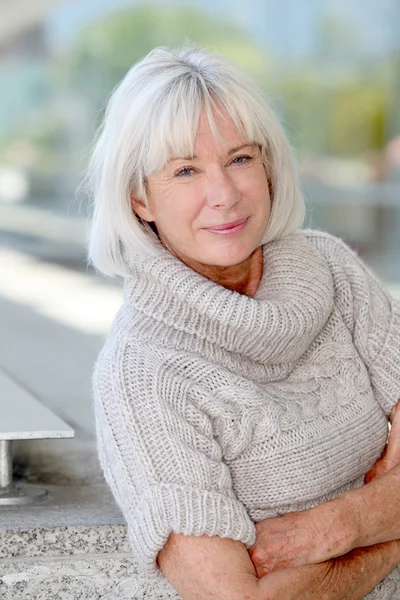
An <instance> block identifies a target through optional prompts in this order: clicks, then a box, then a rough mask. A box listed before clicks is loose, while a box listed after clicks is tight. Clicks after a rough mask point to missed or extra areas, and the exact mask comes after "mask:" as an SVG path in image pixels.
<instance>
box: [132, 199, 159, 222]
mask: <svg viewBox="0 0 400 600" xmlns="http://www.w3.org/2000/svg"><path fill="white" fill-rule="evenodd" d="M131 204H132V208H133V210H134V212H135V213H136V214H137V215H139V217H140V218H141V219H143V220H144V221H149V222H151V221H154V215H153V213H152V211H151V209H150V208H148V207H147V206H146V205H145V203H144V202H142V201H141V200H137V199H136V198H134V197H133V196H131Z"/></svg>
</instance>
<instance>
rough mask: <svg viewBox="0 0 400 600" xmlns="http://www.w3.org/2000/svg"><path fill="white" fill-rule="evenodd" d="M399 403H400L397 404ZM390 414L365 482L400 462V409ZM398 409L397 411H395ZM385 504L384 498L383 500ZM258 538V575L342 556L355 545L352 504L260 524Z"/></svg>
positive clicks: (254, 551) (255, 558)
mask: <svg viewBox="0 0 400 600" xmlns="http://www.w3.org/2000/svg"><path fill="white" fill-rule="evenodd" d="M399 406H400V403H399V404H398V405H397V407H399ZM397 407H395V408H394V409H393V411H392V413H391V416H390V421H391V423H392V427H391V432H390V436H389V440H388V444H387V446H386V448H385V451H384V453H383V455H382V456H381V458H380V459H379V460H378V461H377V462H376V463H375V465H374V466H373V467H372V468H371V470H370V471H369V472H368V473H367V474H366V476H365V483H366V484H367V483H369V482H370V481H372V480H373V479H376V478H379V477H381V476H382V475H383V474H385V473H387V472H388V471H389V470H390V469H392V468H394V467H396V466H397V465H399V464H400V408H399V409H397ZM396 409H397V410H396ZM382 502H383V505H384V499H383V500H382ZM256 531H257V540H256V543H255V545H254V546H253V547H252V548H250V550H249V554H250V558H251V560H252V561H253V563H254V566H255V567H256V571H257V575H258V577H263V576H264V575H266V574H268V573H270V572H271V571H277V570H279V569H285V568H288V567H295V566H300V565H305V564H314V563H320V562H323V561H326V560H329V559H330V558H334V557H337V556H342V555H344V554H346V553H347V552H350V551H351V550H352V549H353V548H355V547H356V545H355V540H356V539H357V522H356V520H355V519H354V514H353V511H352V506H351V504H347V503H346V502H340V498H339V502H335V501H331V502H325V503H323V504H320V505H319V506H316V507H315V508H312V509H310V510H306V511H300V512H293V513H289V514H287V515H284V516H282V517H277V518H271V519H265V520H264V521H261V522H259V523H257V525H256Z"/></svg>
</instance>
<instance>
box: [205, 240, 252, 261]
mask: <svg viewBox="0 0 400 600" xmlns="http://www.w3.org/2000/svg"><path fill="white" fill-rule="evenodd" d="M255 248H256V246H254V245H252V246H251V247H250V246H249V247H248V248H245V247H244V246H243V245H242V244H241V245H240V247H238V246H236V247H235V246H233V247H231V248H220V249H216V250H215V251H214V252H204V253H200V256H201V259H200V260H199V262H202V263H204V264H208V265H214V266H216V267H233V266H234V265H238V264H240V263H242V262H243V261H245V260H246V259H247V258H249V256H250V255H251V254H252V253H253V252H254V250H255Z"/></svg>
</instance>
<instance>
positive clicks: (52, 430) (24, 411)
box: [0, 369, 75, 506]
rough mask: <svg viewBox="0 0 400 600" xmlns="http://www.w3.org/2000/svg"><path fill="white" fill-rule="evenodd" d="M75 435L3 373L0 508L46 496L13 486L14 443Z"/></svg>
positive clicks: (0, 383)
mask: <svg viewBox="0 0 400 600" xmlns="http://www.w3.org/2000/svg"><path fill="white" fill-rule="evenodd" d="M74 435H75V432H74V430H73V429H71V427H69V426H68V425H67V424H66V423H64V421H63V420H62V419H60V418H59V417H58V416H57V415H55V414H54V413H52V412H51V410H49V409H48V408H47V407H45V406H43V404H41V403H40V402H39V401H38V400H37V399H36V398H35V397H34V396H32V394H30V393H29V392H28V391H27V390H26V389H25V388H23V387H22V386H21V385H20V384H19V383H17V382H16V381H15V380H14V379H12V378H11V377H10V376H9V375H7V374H6V373H5V372H4V371H3V370H2V369H0V506H1V505H10V504H14V505H15V504H29V503H31V502H35V501H36V500H38V499H40V498H43V497H44V496H46V494H47V491H46V490H44V489H42V488H38V487H36V486H32V485H27V484H23V483H14V482H13V459H12V444H13V440H38V439H47V438H72V437H74Z"/></svg>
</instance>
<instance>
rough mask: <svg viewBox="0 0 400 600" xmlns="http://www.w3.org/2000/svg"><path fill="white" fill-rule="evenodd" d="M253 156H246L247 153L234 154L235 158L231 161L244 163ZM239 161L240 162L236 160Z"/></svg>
mask: <svg viewBox="0 0 400 600" xmlns="http://www.w3.org/2000/svg"><path fill="white" fill-rule="evenodd" d="M252 158H253V157H252V156H247V155H243V156H236V158H234V159H233V161H232V162H233V163H234V164H235V165H244V164H246V163H247V162H249V161H250V160H251V159H252ZM237 161H240V162H237Z"/></svg>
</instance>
